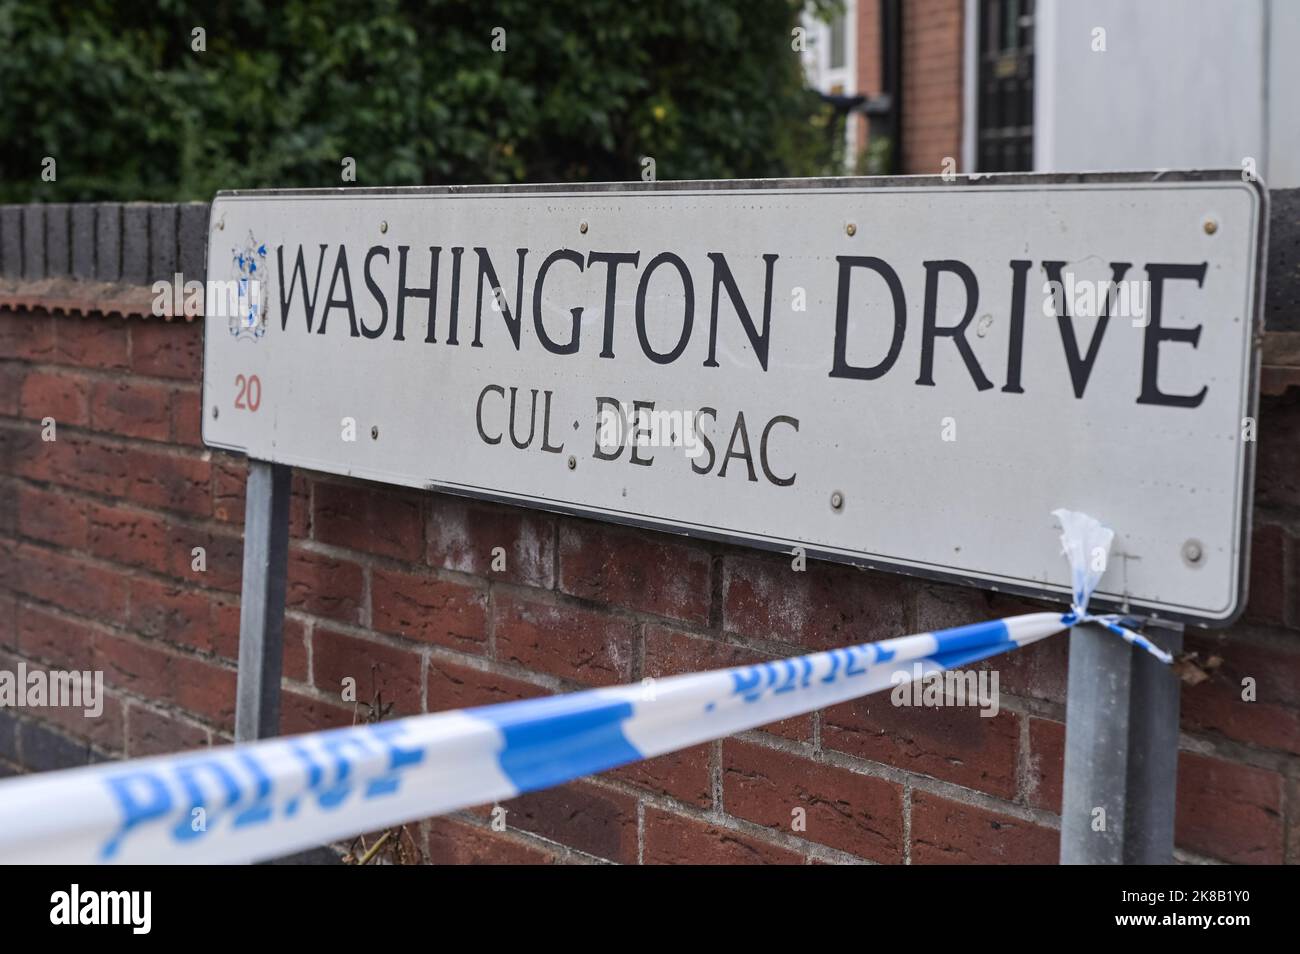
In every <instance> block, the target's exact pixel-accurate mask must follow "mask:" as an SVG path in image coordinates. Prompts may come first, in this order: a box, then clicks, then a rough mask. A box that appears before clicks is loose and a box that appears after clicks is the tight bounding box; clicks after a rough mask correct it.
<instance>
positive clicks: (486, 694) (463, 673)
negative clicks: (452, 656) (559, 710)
mask: <svg viewBox="0 0 1300 954" xmlns="http://www.w3.org/2000/svg"><path fill="white" fill-rule="evenodd" d="M428 684H429V694H428V699H429V704H428V709H429V711H430V712H445V711H447V710H448V709H472V708H474V707H475V706H491V705H496V704H498V703H501V702H517V701H519V700H520V699H533V698H536V697H538V696H547V695H550V693H549V692H548V691H547V690H546V689H544V688H542V687H541V686H535V685H533V684H532V683H530V682H524V681H522V680H520V679H512V678H510V677H509V676H502V675H499V674H498V673H495V672H486V671H484V670H481V669H475V668H473V667H472V666H461V665H458V664H457V663H452V662H446V661H445V660H441V659H430V660H429V676H428Z"/></svg>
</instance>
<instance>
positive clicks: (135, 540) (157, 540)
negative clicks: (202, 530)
mask: <svg viewBox="0 0 1300 954" xmlns="http://www.w3.org/2000/svg"><path fill="white" fill-rule="evenodd" d="M89 516H90V552H91V553H93V554H94V555H95V556H97V557H99V558H100V559H103V560H112V561H113V562H115V563H124V564H126V565H127V566H134V567H141V568H143V569H146V570H153V571H154V572H157V573H167V572H169V571H170V570H171V568H172V566H173V565H174V564H175V554H173V552H172V550H171V547H170V542H169V541H170V528H169V527H168V526H167V521H166V520H164V519H163V518H162V517H160V516H158V515H157V514H152V513H146V512H144V511H140V510H134V509H127V508H125V507H105V506H101V505H99V504H93V505H92V506H91V507H90V514H89ZM123 585H124V586H125V580H124V581H123Z"/></svg>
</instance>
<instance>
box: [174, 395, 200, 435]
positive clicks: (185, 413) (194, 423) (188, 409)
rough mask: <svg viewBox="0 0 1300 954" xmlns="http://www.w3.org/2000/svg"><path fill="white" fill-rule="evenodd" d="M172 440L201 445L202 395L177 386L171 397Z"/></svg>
mask: <svg viewBox="0 0 1300 954" xmlns="http://www.w3.org/2000/svg"><path fill="white" fill-rule="evenodd" d="M170 404H171V418H172V440H173V441H174V442H175V443H178V444H183V445H187V446H189V447H202V446H203V430H202V428H203V395H201V394H200V393H199V392H198V391H197V390H195V391H188V390H182V389H180V388H177V389H176V390H174V391H172V393H171V398H170Z"/></svg>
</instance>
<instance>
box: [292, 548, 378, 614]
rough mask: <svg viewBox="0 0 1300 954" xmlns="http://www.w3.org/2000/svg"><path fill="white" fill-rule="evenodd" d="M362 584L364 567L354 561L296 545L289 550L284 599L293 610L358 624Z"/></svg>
mask: <svg viewBox="0 0 1300 954" xmlns="http://www.w3.org/2000/svg"><path fill="white" fill-rule="evenodd" d="M363 586H364V580H363V577H362V572H361V567H360V566H358V565H357V564H355V563H352V562H350V561H348V560H341V559H338V558H337V557H330V556H325V555H323V554H320V553H311V552H308V551H306V550H299V549H296V548H294V549H290V551H289V588H288V593H287V595H286V597H285V602H286V604H287V605H288V606H289V607H290V608H292V609H296V610H301V611H302V612H304V613H311V614H312V615H313V616H328V617H329V618H330V619H337V620H341V621H343V622H345V623H359V622H361V601H362V588H363Z"/></svg>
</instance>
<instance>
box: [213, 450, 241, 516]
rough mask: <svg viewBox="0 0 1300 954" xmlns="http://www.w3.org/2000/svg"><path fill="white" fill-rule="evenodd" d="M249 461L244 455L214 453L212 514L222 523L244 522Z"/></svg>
mask: <svg viewBox="0 0 1300 954" xmlns="http://www.w3.org/2000/svg"><path fill="white" fill-rule="evenodd" d="M247 484H248V462H247V461H246V460H245V459H244V458H243V457H232V456H230V455H229V454H221V453H214V454H213V460H212V516H213V517H215V518H216V519H217V520H220V521H221V522H222V523H235V524H242V523H243V522H244V491H245V488H246V487H247Z"/></svg>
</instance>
